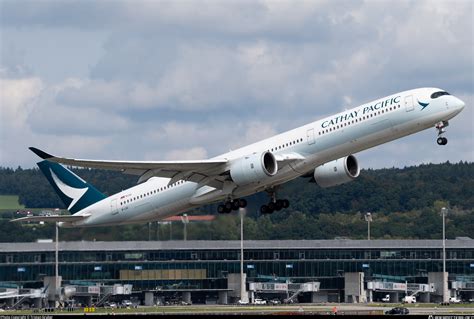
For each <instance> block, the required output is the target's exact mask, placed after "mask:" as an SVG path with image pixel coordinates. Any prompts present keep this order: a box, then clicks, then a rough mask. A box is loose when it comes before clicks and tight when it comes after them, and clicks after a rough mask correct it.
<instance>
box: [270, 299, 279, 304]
mask: <svg viewBox="0 0 474 319" xmlns="http://www.w3.org/2000/svg"><path fill="white" fill-rule="evenodd" d="M269 303H270V304H272V305H279V304H281V300H280V299H272V300H270V301H269Z"/></svg>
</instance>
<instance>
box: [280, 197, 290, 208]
mask: <svg viewBox="0 0 474 319" xmlns="http://www.w3.org/2000/svg"><path fill="white" fill-rule="evenodd" d="M281 202H282V204H283V208H288V207H290V201H289V200H288V199H283V200H282V201H281Z"/></svg>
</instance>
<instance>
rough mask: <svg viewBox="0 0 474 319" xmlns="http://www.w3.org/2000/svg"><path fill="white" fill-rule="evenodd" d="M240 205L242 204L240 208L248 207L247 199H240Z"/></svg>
mask: <svg viewBox="0 0 474 319" xmlns="http://www.w3.org/2000/svg"><path fill="white" fill-rule="evenodd" d="M239 206H240V208H245V207H247V200H245V199H243V198H241V199H239Z"/></svg>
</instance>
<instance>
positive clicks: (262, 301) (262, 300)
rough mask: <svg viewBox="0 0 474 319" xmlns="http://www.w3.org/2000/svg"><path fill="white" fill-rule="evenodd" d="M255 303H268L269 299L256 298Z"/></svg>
mask: <svg viewBox="0 0 474 319" xmlns="http://www.w3.org/2000/svg"><path fill="white" fill-rule="evenodd" d="M253 303H254V304H256V305H266V304H267V301H266V300H264V299H259V298H255V299H254V301H253Z"/></svg>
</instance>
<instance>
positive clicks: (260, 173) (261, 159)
mask: <svg viewBox="0 0 474 319" xmlns="http://www.w3.org/2000/svg"><path fill="white" fill-rule="evenodd" d="M277 171H278V163H277V161H276V159H275V156H273V154H272V153H270V152H263V153H253V154H251V155H248V156H245V157H242V158H240V159H237V160H235V161H234V162H233V163H232V164H231V166H230V177H231V178H232V180H233V181H234V183H236V184H237V185H239V186H241V185H247V184H250V183H255V182H258V181H260V180H262V179H265V178H268V177H270V176H273V175H275V174H276V173H277Z"/></svg>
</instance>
